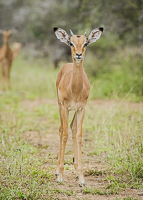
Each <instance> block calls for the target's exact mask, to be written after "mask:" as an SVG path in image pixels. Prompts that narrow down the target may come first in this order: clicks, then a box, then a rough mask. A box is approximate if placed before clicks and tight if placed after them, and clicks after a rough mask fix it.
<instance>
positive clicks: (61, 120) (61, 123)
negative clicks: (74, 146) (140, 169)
mask: <svg viewBox="0 0 143 200" xmlns="http://www.w3.org/2000/svg"><path fill="white" fill-rule="evenodd" d="M59 115H60V126H59V137H60V147H59V154H58V161H57V171H56V176H58V175H59V165H60V160H61V154H62V140H63V117H62V108H61V105H59Z"/></svg>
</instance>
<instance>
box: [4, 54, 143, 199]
mask: <svg viewBox="0 0 143 200" xmlns="http://www.w3.org/2000/svg"><path fill="white" fill-rule="evenodd" d="M47 65H48V63H47ZM58 71H59V69H58V70H53V69H52V67H50V68H47V66H46V64H45V63H41V62H39V63H33V62H29V61H25V60H23V59H22V58H21V57H18V58H17V59H16V60H15V62H14V65H13V68H12V74H11V84H12V91H11V92H10V91H7V92H6V93H4V94H3V95H1V96H0V160H1V162H0V199H58V197H57V196H56V194H62V195H64V196H70V195H71V196H72V195H75V192H74V191H73V190H72V189H71V188H69V189H68V190H67V189H65V190H63V189H59V188H57V186H56V184H55V182H54V172H53V171H54V170H55V169H53V165H55V163H56V160H57V159H56V156H55V155H53V153H52V152H48V153H47V151H48V144H39V146H38V145H36V146H35V145H34V143H31V142H29V141H27V140H26V139H25V134H29V133H33V134H36V135H39V137H43V136H45V135H46V133H47V132H48V133H53V131H56V132H57V133H58V126H59V115H58V107H57V104H55V103H53V102H55V98H56V90H55V80H56V76H57V73H58ZM100 81H101V80H100ZM105 82H106V81H105ZM105 82H104V83H102V85H103V84H105V85H106V83H105ZM93 84H94V83H92V84H91V97H94V92H95V91H94V90H96V88H95V87H94V85H93ZM96 84H98V79H97V83H96ZM101 88H102V87H101ZM99 89H100V88H98V90H99ZM98 94H99V93H98ZM38 99H42V100H43V103H41V104H34V103H35V102H38ZM45 99H50V101H46V102H45ZM34 100H36V101H34ZM125 100H126V96H125V98H124V99H123V100H121V101H120V103H117V104H116V103H115V105H114V106H113V104H114V102H111V103H110V104H109V105H107V106H106V107H105V108H104V107H101V106H100V105H98V104H97V103H96V102H93V101H91V100H89V103H88V105H87V107H86V114H85V119H84V125H83V133H85V134H88V137H89V139H90V141H92V142H90V143H87V147H86V148H87V149H88V147H90V145H91V143H92V151H90V152H87V155H89V156H91V157H93V156H99V157H100V156H102V155H104V158H105V160H106V161H107V162H108V163H109V166H110V169H111V171H112V172H114V174H113V175H112V176H111V175H110V173H109V171H108V172H104V171H103V172H101V171H96V170H94V171H93V170H91V171H88V172H87V173H88V176H89V175H90V176H98V175H102V174H106V175H107V176H106V182H107V185H106V187H104V188H103V189H97V188H85V189H83V190H82V193H83V194H84V195H85V194H89V193H90V194H93V195H112V194H116V193H118V192H119V191H120V190H124V189H125V188H126V187H130V188H140V189H142V188H143V181H142V180H143V160H142V156H143V143H142V142H143V123H142V122H143V112H142V111H143V109H142V107H140V109H136V110H135V109H134V108H132V106H130V104H129V103H128V102H126V103H125V102H124V101H125ZM29 102H30V104H29ZM48 102H49V103H48ZM33 104H34V106H33ZM31 106H33V107H31ZM35 137H36V136H35ZM57 137H58V134H57ZM94 147H95V148H94ZM70 153H72V152H71V151H69V152H66V154H67V155H68V154H70ZM47 163H48V164H47ZM71 163H72V159H71V158H69V159H68V160H67V161H65V164H67V165H66V170H69V165H70V164H71ZM85 173H86V172H85ZM63 186H64V185H63ZM125 199H133V198H130V197H127V198H125Z"/></svg>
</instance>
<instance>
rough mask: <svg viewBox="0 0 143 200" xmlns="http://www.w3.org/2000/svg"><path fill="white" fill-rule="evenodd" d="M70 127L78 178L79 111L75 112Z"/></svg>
mask: <svg viewBox="0 0 143 200" xmlns="http://www.w3.org/2000/svg"><path fill="white" fill-rule="evenodd" d="M70 128H71V130H72V139H73V152H74V169H75V171H76V175H77V178H78V171H77V168H78V150H77V139H76V134H77V112H75V114H74V117H73V120H72V122H71V125H70Z"/></svg>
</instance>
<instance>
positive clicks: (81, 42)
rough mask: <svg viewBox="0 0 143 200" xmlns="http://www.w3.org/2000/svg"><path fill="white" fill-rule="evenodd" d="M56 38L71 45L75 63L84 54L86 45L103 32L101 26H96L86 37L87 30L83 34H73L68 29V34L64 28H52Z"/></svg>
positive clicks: (78, 61) (81, 58) (95, 39)
mask: <svg viewBox="0 0 143 200" xmlns="http://www.w3.org/2000/svg"><path fill="white" fill-rule="evenodd" d="M54 31H55V34H56V36H57V38H58V39H59V40H60V41H61V42H64V43H66V44H67V45H68V46H70V47H71V53H72V58H73V60H74V61H75V62H76V63H80V62H81V61H82V60H83V59H84V56H85V51H86V47H87V46H88V45H89V44H91V43H93V42H96V41H97V40H98V39H99V38H100V36H101V33H102V32H103V28H102V27H100V28H96V29H94V30H93V31H91V33H90V34H89V35H88V37H86V34H87V31H86V32H85V33H84V34H83V35H74V34H73V32H72V31H71V30H70V33H71V36H69V35H68V34H67V33H66V31H65V30H63V29H61V28H54Z"/></svg>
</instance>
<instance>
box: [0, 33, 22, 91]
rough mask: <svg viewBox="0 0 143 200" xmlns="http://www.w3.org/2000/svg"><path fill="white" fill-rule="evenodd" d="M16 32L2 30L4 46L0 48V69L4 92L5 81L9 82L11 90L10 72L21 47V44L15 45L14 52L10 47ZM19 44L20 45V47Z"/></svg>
mask: <svg viewBox="0 0 143 200" xmlns="http://www.w3.org/2000/svg"><path fill="white" fill-rule="evenodd" d="M15 32H16V30H15V29H13V30H0V33H2V35H3V43H4V44H3V46H2V47H1V48H0V68H1V83H2V90H5V81H7V84H8V88H9V89H10V88H11V87H10V71H11V65H12V61H13V59H14V58H15V57H16V56H17V54H18V52H19V50H20V48H21V46H20V43H15V44H17V45H13V50H12V49H11V47H10V44H9V42H10V37H11V35H12V33H15ZM18 44H19V45H18Z"/></svg>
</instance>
